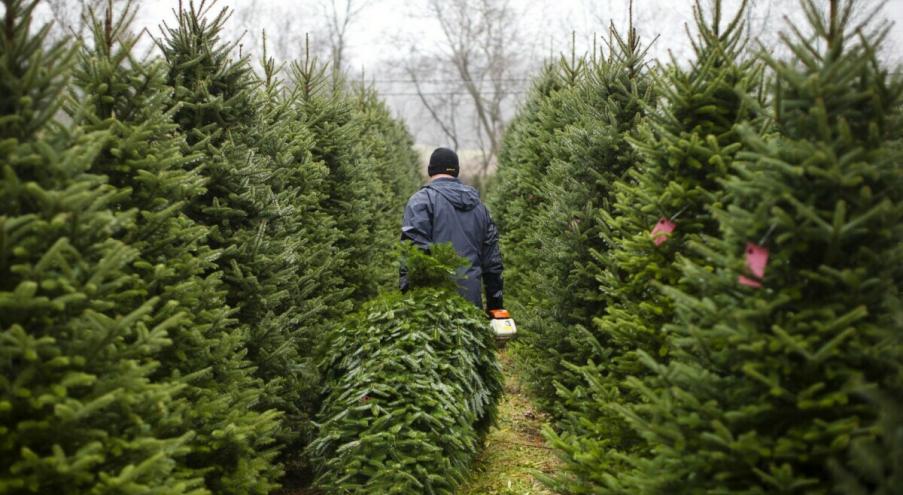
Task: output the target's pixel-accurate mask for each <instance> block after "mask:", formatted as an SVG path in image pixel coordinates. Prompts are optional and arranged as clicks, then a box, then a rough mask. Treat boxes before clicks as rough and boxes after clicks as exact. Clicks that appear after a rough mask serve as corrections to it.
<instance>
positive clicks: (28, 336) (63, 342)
mask: <svg viewBox="0 0 903 495" xmlns="http://www.w3.org/2000/svg"><path fill="white" fill-rule="evenodd" d="M36 5H37V2H33V1H28V2H26V1H23V0H4V2H3V8H4V18H3V21H4V22H3V27H2V30H3V31H2V34H0V109H2V111H0V163H2V170H3V178H2V180H0V330H2V334H0V368H2V373H0V436H2V438H3V440H2V442H0V458H2V459H3V462H2V467H0V493H59V494H81V493H147V494H160V495H163V494H202V493H209V492H207V491H205V490H204V489H203V484H202V478H200V473H199V472H194V471H190V470H184V469H180V466H182V463H183V462H184V458H185V456H186V455H187V454H188V453H189V448H188V445H189V441H190V440H191V438H192V434H191V433H190V432H187V433H186V432H185V430H184V429H182V428H174V431H173V432H172V435H171V436H167V435H166V434H165V433H163V430H164V429H165V427H166V426H168V425H173V424H176V425H178V424H180V422H179V418H178V417H177V416H178V414H179V413H180V411H181V410H182V408H181V404H182V403H181V402H179V399H178V397H180V396H181V393H182V388H183V385H181V384H177V383H174V382H171V381H157V380H153V379H152V377H153V376H154V375H155V374H157V373H159V369H160V363H159V362H158V361H157V360H156V358H157V356H159V355H160V354H161V352H169V350H170V347H169V346H170V344H171V343H172V340H171V334H172V332H173V331H174V330H175V329H178V328H179V327H180V326H181V325H183V324H184V323H185V322H186V321H187V318H186V315H185V314H184V313H182V314H178V312H176V311H171V309H172V308H171V307H170V306H169V304H168V302H167V301H166V300H164V298H163V297H159V296H158V295H156V294H154V295H151V294H147V293H146V291H145V284H144V280H142V279H141V277H140V276H139V275H138V274H137V273H136V270H135V269H134V266H135V265H138V264H141V263H142V258H141V255H142V253H141V252H140V251H139V249H137V248H135V247H132V246H129V245H126V244H125V243H124V242H123V240H121V239H120V237H121V236H123V234H124V233H126V232H134V231H135V229H136V228H137V227H136V225H138V224H139V223H141V221H142V220H141V219H140V218H138V217H137V216H136V213H137V212H135V211H134V210H130V209H124V208H121V205H123V203H124V202H125V201H127V198H128V197H129V194H130V191H129V190H128V189H126V188H122V187H119V186H117V185H115V184H110V183H108V182H107V180H106V178H105V177H104V176H102V175H98V174H96V173H94V171H93V170H92V169H91V167H92V164H93V163H95V162H96V161H97V160H100V159H102V158H101V157H102V156H103V155H104V153H105V151H104V150H105V146H106V143H108V142H109V141H110V140H111V139H112V138H113V136H112V133H109V132H107V131H104V130H97V131H93V130H89V129H84V128H78V127H76V128H74V129H72V130H71V131H70V130H67V129H66V128H65V127H64V126H62V125H60V124H59V123H58V122H56V121H54V118H55V116H56V115H57V113H58V111H59V110H60V108H61V105H62V103H63V102H64V96H63V94H64V91H65V89H66V84H67V78H68V76H69V73H70V68H71V64H70V62H71V60H72V58H73V55H74V53H75V51H74V50H73V49H72V48H67V47H66V45H69V44H71V41H70V40H63V41H60V42H58V43H55V44H49V43H47V42H46V39H47V33H48V30H49V26H44V27H42V28H39V29H37V30H36V31H35V32H34V33H32V32H31V22H32V15H33V13H34V9H35V7H36ZM161 312H168V313H169V314H168V316H162V317H161V316H160V315H161ZM174 416H175V417H174Z"/></svg>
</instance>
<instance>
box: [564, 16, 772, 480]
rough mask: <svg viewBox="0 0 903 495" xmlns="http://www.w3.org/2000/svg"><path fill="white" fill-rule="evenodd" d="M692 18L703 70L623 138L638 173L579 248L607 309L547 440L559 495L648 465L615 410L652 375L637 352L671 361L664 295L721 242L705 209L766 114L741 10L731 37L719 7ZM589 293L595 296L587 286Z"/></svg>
mask: <svg viewBox="0 0 903 495" xmlns="http://www.w3.org/2000/svg"><path fill="white" fill-rule="evenodd" d="M694 10H695V15H696V26H697V30H698V37H697V40H696V41H695V43H694V47H695V49H696V58H695V59H694V60H693V61H692V63H691V64H690V66H688V67H686V68H682V67H680V66H678V65H677V64H676V63H675V64H673V65H672V66H671V67H669V68H668V69H667V71H666V73H665V75H664V77H662V78H661V80H660V81H658V84H657V86H658V90H657V92H658V93H659V94H661V95H663V97H664V100H665V101H664V102H665V104H664V105H662V106H661V107H660V108H658V109H656V111H654V112H650V113H649V114H648V115H647V116H646V119H645V120H644V123H643V124H642V125H641V126H640V129H639V132H638V133H637V134H636V135H635V136H634V137H631V138H628V139H629V140H630V142H631V144H632V145H633V147H634V149H635V150H636V151H637V154H636V155H635V154H633V153H625V152H624V151H621V156H620V157H619V158H620V159H622V160H623V159H627V160H629V161H634V160H636V161H638V162H639V163H638V164H637V166H636V167H634V168H632V169H631V170H630V172H629V174H627V175H625V176H624V177H623V178H622V180H620V181H618V182H617V183H616V184H615V185H614V194H612V196H614V197H615V199H614V201H613V203H614V204H611V205H602V208H599V209H598V210H595V211H593V212H592V213H591V215H593V216H594V217H595V218H596V219H597V220H596V221H597V222H598V223H600V224H602V225H604V226H605V231H604V233H603V234H602V235H598V234H597V235H596V237H597V238H598V237H602V236H605V237H606V238H607V240H608V242H607V243H605V242H600V241H596V242H595V243H593V242H592V236H590V237H589V240H587V241H583V242H581V243H580V244H589V249H590V250H591V251H592V257H593V260H592V261H589V262H584V263H585V264H586V265H588V267H589V268H588V269H587V270H586V271H588V272H589V273H590V274H593V273H594V274H596V277H595V279H597V280H598V281H599V282H600V283H601V287H598V288H596V290H595V295H596V300H597V301H599V302H600V303H601V304H598V305H597V307H596V308H595V311H594V308H592V306H589V307H588V308H587V311H586V313H584V314H585V315H586V316H585V317H584V318H585V319H584V320H583V322H585V323H590V322H587V321H586V320H587V319H588V318H590V317H592V316H595V324H596V331H595V332H594V336H593V338H592V346H589V347H590V348H592V349H594V351H593V353H592V354H591V360H592V362H591V363H590V364H588V365H586V366H583V367H580V368H571V372H572V373H579V374H580V375H582V380H580V381H577V382H571V383H570V385H571V386H570V387H567V385H569V384H568V383H567V382H563V385H565V386H564V387H561V388H560V389H559V392H560V395H561V397H562V399H563V401H564V403H565V405H566V409H567V411H568V417H567V419H566V421H565V424H564V426H563V429H564V432H563V433H562V434H561V435H555V434H553V435H552V437H553V438H554V440H555V444H556V446H558V447H559V448H561V449H562V450H563V451H564V452H565V454H566V456H565V457H566V459H568V462H567V463H566V470H565V471H566V472H567V474H565V475H563V476H560V477H559V478H560V484H559V489H560V490H562V491H566V492H567V493H605V492H607V491H613V492H616V493H620V492H622V491H621V489H620V488H618V486H617V483H616V482H612V481H611V480H612V479H613V478H616V477H618V476H619V475H620V474H621V473H622V472H623V471H625V470H626V469H628V466H629V464H628V465H625V462H624V455H625V454H627V455H630V456H632V455H643V453H644V452H645V451H646V449H647V448H648V447H647V445H645V442H643V441H642V439H641V438H640V437H639V436H638V435H637V434H636V432H634V431H633V430H632V429H631V428H630V427H629V426H628V425H627V423H626V422H625V421H624V420H623V419H622V417H621V415H620V414H619V413H618V412H617V411H616V410H615V408H613V407H612V406H616V407H624V406H625V405H627V404H630V403H634V402H636V401H637V400H638V395H637V394H636V393H631V391H629V390H627V389H626V388H625V387H624V384H625V380H627V379H628V378H631V379H639V378H641V377H642V376H644V375H645V374H646V373H647V369H646V367H645V366H644V365H643V364H642V363H641V362H640V359H639V354H640V353H641V352H644V353H647V354H650V355H654V356H656V357H657V358H659V359H661V360H663V361H667V359H668V355H669V348H670V345H669V343H668V339H667V337H666V335H664V334H663V333H662V332H661V328H662V326H663V325H665V324H668V323H671V322H672V321H673V320H674V306H673V304H672V302H671V300H670V299H669V298H668V297H667V296H665V295H664V294H663V293H661V292H660V291H659V290H658V288H657V287H658V286H660V285H668V286H679V284H681V283H682V281H681V272H680V267H679V263H680V262H684V261H685V260H686V259H687V258H691V259H693V260H694V261H697V262H698V263H700V264H702V265H703V266H704V265H705V264H706V260H705V259H704V258H703V257H700V256H693V254H692V253H689V252H687V250H686V249H684V248H685V246H686V245H687V244H688V243H689V242H692V241H693V240H697V239H699V236H700V235H711V234H715V233H716V232H717V223H716V222H715V221H714V219H713V218H712V217H711V214H710V213H709V210H708V209H709V208H710V207H717V206H718V205H720V204H722V203H723V201H724V199H725V192H724V191H723V190H722V187H721V185H720V181H721V180H722V179H723V178H724V177H726V176H727V174H728V170H729V167H730V165H731V163H732V162H733V160H734V157H735V156H736V154H737V153H738V151H740V150H741V145H740V144H739V143H738V140H739V139H738V136H737V133H736V131H735V126H736V125H737V124H738V123H740V122H745V121H747V120H752V119H755V118H756V113H755V110H756V109H757V108H758V106H759V105H757V104H756V102H755V101H754V98H753V97H752V96H751V94H752V93H753V92H754V91H755V90H756V89H757V87H758V79H759V74H760V73H761V71H760V70H759V69H758V68H757V66H756V62H755V60H754V59H748V60H743V58H742V56H741V53H742V52H743V48H744V47H743V44H742V43H741V39H743V36H744V32H743V30H742V29H741V22H742V19H744V15H745V6H743V5H741V6H740V8H739V9H738V11H737V13H736V15H735V16H734V17H733V19H730V20H728V22H727V23H726V27H725V26H722V25H721V22H722V21H721V4H720V2H716V3H715V4H714V5H713V8H712V9H711V10H710V12H709V16H708V17H709V18H708V19H707V18H706V16H705V15H704V13H703V10H702V8H701V5H700V4H699V3H697V4H696V7H695V9H694ZM617 152H618V150H615V151H614V153H616V154H617ZM625 168H626V167H624V168H622V170H623V169H625ZM578 179H579V176H578ZM578 182H580V181H579V180H578ZM573 187H574V186H572V187H571V188H570V189H571V190H573ZM661 218H665V219H673V221H674V222H675V223H676V224H677V227H676V230H675V231H674V233H673V234H672V235H670V236H669V237H668V239H667V241H666V242H664V243H662V244H661V245H656V244H655V243H654V242H653V239H652V237H651V235H650V231H651V229H652V227H653V226H655V225H656V223H657V222H658V221H659V220H660V219H661ZM594 244H595V246H594ZM606 244H607V245H609V246H612V247H611V249H605V246H606ZM584 249H585V248H584ZM568 251H571V252H573V251H575V249H570V250H568ZM578 252H579V251H578ZM679 253H680V254H679ZM678 260H680V261H678ZM584 287H585V289H584V291H585V292H587V293H589V294H593V292H594V291H593V290H592V287H593V286H592V284H584ZM574 290H575V292H577V293H576V294H575V298H577V299H582V298H580V293H581V292H580V291H579V289H574ZM587 299H588V300H589V301H592V299H589V298H587ZM600 309H604V311H600ZM594 313H595V314H594ZM578 364H582V363H579V362H578ZM578 452H579V453H581V454H582V455H579V456H578V455H576V453H578Z"/></svg>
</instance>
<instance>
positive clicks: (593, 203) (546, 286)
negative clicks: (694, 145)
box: [524, 26, 654, 418]
mask: <svg viewBox="0 0 903 495" xmlns="http://www.w3.org/2000/svg"><path fill="white" fill-rule="evenodd" d="M611 40H612V42H611V43H612V46H611V47H610V50H611V51H610V53H609V55H608V56H607V57H604V58H601V59H593V60H590V65H589V67H588V68H587V69H586V72H585V75H584V78H583V79H582V80H581V81H579V82H578V83H577V84H576V85H575V86H574V87H573V89H572V90H570V91H565V92H562V93H561V98H560V100H559V101H557V102H556V103H555V105H556V107H558V108H560V109H561V110H559V111H560V112H563V113H567V114H570V115H574V116H576V118H575V119H574V121H573V122H569V123H567V124H566V125H565V126H564V127H563V128H561V129H558V130H557V131H556V132H555V135H554V136H555V137H554V139H553V140H551V141H550V142H549V143H548V145H547V148H548V151H547V153H548V154H549V160H550V164H549V165H548V170H547V172H546V173H545V174H544V176H543V179H542V181H541V186H540V191H541V192H540V195H541V196H542V197H543V198H545V200H544V202H543V203H542V204H540V205H538V207H537V210H538V213H537V214H536V221H535V222H536V223H535V226H534V229H533V232H532V233H530V234H529V236H528V242H527V243H525V244H526V245H528V246H535V248H534V249H535V254H534V261H533V262H532V263H531V270H530V271H529V273H528V274H527V275H526V276H525V280H526V286H527V287H530V288H532V289H533V291H534V295H533V298H532V300H531V303H530V306H531V307H532V308H534V310H533V313H531V316H532V315H535V317H533V318H531V320H530V323H531V325H532V326H531V327H530V329H531V330H532V331H531V333H529V334H527V337H528V338H527V339H525V346H529V349H530V351H529V354H528V355H529V356H530V361H529V363H530V364H529V367H528V366H524V368H525V369H528V370H529V371H528V373H527V378H528V382H529V383H531V384H535V386H534V387H533V388H534V391H535V393H536V394H537V398H538V401H539V404H540V406H541V407H543V408H545V409H546V410H549V411H550V412H552V413H553V415H555V416H556V417H558V418H561V417H563V416H564V413H565V407H564V406H566V404H564V403H563V402H561V401H560V400H559V399H558V394H557V390H556V388H557V387H559V386H561V387H564V388H566V389H570V388H572V387H573V386H575V384H576V383H578V382H579V374H578V373H576V372H574V371H573V370H572V369H571V368H570V367H569V363H574V364H584V363H585V362H586V361H587V359H589V358H590V357H591V356H592V354H591V350H592V348H591V346H590V345H588V342H590V341H591V337H590V334H589V333H588V332H589V330H590V329H592V318H593V316H594V315H596V314H597V313H598V311H599V304H600V300H601V299H602V298H601V297H600V295H599V291H598V283H597V281H596V276H597V274H598V268H597V267H596V266H595V264H594V262H593V254H594V253H597V252H603V251H606V250H607V249H608V248H609V242H608V239H606V238H605V236H604V234H605V233H606V230H607V225H606V224H605V223H604V222H603V221H602V219H601V217H600V215H599V211H600V210H605V209H608V208H610V207H611V203H612V202H613V187H612V186H613V184H614V182H615V181H617V180H618V179H620V178H621V177H622V176H623V175H624V174H625V173H626V171H627V170H628V169H629V168H630V167H631V165H633V162H634V161H635V160H636V157H635V154H634V153H633V150H632V149H631V148H630V146H629V144H628V143H627V141H626V137H627V136H628V135H629V134H630V133H631V132H632V131H633V129H634V128H635V127H636V125H637V124H638V122H639V121H640V119H641V118H642V116H643V114H644V113H645V111H646V107H647V106H648V105H650V104H652V103H653V102H652V97H653V94H654V93H653V91H652V85H651V80H650V78H649V76H648V75H647V74H646V70H645V62H644V55H645V53H644V52H645V50H644V48H643V46H642V45H641V43H640V40H639V37H638V36H637V34H636V32H635V30H634V29H633V27H632V26H631V27H630V31H629V32H628V35H627V36H626V37H622V36H621V35H619V33H617V32H616V31H615V30H614V29H612V30H611ZM550 377H552V378H551V379H550Z"/></svg>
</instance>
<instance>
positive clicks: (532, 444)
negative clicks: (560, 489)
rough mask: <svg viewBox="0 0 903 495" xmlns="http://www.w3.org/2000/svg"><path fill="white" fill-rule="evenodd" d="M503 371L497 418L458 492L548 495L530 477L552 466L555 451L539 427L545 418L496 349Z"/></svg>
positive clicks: (511, 366)
mask: <svg viewBox="0 0 903 495" xmlns="http://www.w3.org/2000/svg"><path fill="white" fill-rule="evenodd" d="M499 361H500V362H501V364H502V370H503V372H504V373H505V396H504V397H503V398H502V402H501V404H499V421H498V425H497V427H496V428H493V430H492V431H491V432H490V433H489V436H488V437H487V438H486V448H485V449H484V450H483V452H482V453H481V454H480V457H479V458H478V459H477V462H476V464H475V465H474V477H473V479H471V480H470V481H469V482H468V483H467V484H466V485H465V486H463V487H462V488H461V490H459V492H458V493H459V495H551V494H552V492H551V491H549V490H548V489H546V488H545V487H543V486H542V484H540V483H539V482H538V481H536V480H535V479H534V478H533V475H532V474H531V473H532V472H533V471H541V472H545V473H551V472H553V471H554V470H555V469H556V466H557V458H556V457H555V453H554V452H553V451H552V450H549V448H548V447H547V446H546V445H545V442H544V441H543V438H542V435H540V429H541V428H542V426H543V424H544V422H545V419H544V418H543V416H542V415H541V414H540V413H539V412H538V411H537V410H536V409H535V408H534V407H533V404H532V403H531V402H530V400H529V399H528V398H527V396H526V395H525V393H524V391H523V390H522V389H521V386H520V383H519V382H518V380H517V377H516V376H514V375H513V373H514V371H513V369H514V366H513V365H512V363H511V361H510V359H509V357H508V355H507V352H506V351H504V350H502V351H501V352H500V353H499Z"/></svg>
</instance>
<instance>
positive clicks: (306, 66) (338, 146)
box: [292, 56, 391, 316]
mask: <svg viewBox="0 0 903 495" xmlns="http://www.w3.org/2000/svg"><path fill="white" fill-rule="evenodd" d="M292 69H293V70H292V77H293V84H294V86H295V94H294V95H293V110H294V112H293V118H295V119H297V120H298V122H299V123H300V124H301V125H304V126H305V127H307V128H308V129H310V131H311V133H312V136H313V143H312V147H311V154H312V157H313V160H315V161H318V162H322V163H323V165H325V167H326V169H327V170H328V174H327V176H326V180H325V181H324V184H323V193H324V194H323V197H322V203H321V205H320V206H321V208H323V210H324V211H325V212H326V213H327V214H328V215H329V217H330V218H332V219H333V221H334V222H335V227H336V229H337V230H338V236H337V238H336V243H335V245H336V252H335V253H334V254H333V255H332V259H331V260H330V263H331V264H332V267H331V268H330V269H331V270H333V271H334V273H336V274H337V276H339V277H341V280H342V284H341V286H342V288H343V289H344V290H346V291H347V294H346V297H343V300H342V301H340V302H337V303H336V304H335V305H334V306H333V309H334V310H335V312H334V313H333V315H334V316H338V315H342V314H345V313H346V312H348V311H350V310H352V309H355V308H356V307H357V306H358V305H359V304H360V303H362V302H364V301H366V300H368V299H370V298H371V297H373V296H374V295H376V292H377V289H378V287H379V286H380V285H381V284H385V283H387V282H388V274H389V267H387V266H386V265H385V264H384V263H380V262H379V260H380V259H381V258H380V257H381V256H385V254H386V253H387V252H388V251H389V250H390V249H391V245H390V244H389V242H388V241H389V238H390V236H389V235H388V234H387V233H386V228H387V226H388V225H389V224H388V223H387V222H386V220H385V216H384V214H383V213H381V210H382V208H384V207H385V205H384V204H381V202H380V198H381V197H383V195H384V192H383V190H384V185H383V184H382V183H381V182H380V180H379V175H378V167H377V166H376V165H375V164H374V161H373V160H372V159H371V158H370V157H368V155H367V152H366V151H365V147H364V145H363V143H362V142H361V141H360V139H361V136H362V133H363V132H364V129H363V126H362V122H361V121H360V120H359V119H358V118H357V115H356V112H355V105H354V102H353V101H352V100H351V98H350V95H348V94H346V93H345V92H344V90H343V89H342V88H341V87H339V86H337V85H336V83H335V81H334V78H333V74H332V72H331V71H330V70H329V66H328V65H326V64H323V63H320V62H319V61H318V60H317V59H316V58H315V57H310V56H308V57H307V58H306V59H305V60H303V61H299V62H296V63H294V64H293V66H292Z"/></svg>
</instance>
